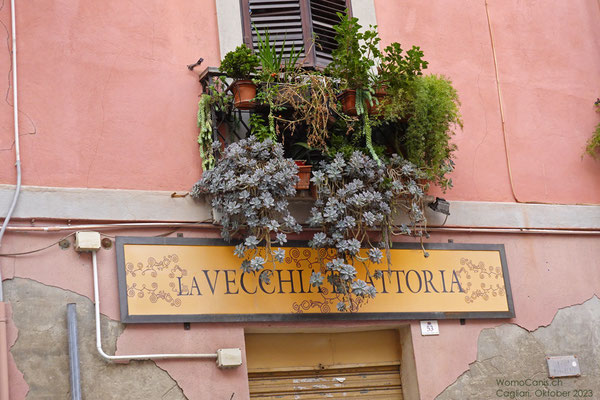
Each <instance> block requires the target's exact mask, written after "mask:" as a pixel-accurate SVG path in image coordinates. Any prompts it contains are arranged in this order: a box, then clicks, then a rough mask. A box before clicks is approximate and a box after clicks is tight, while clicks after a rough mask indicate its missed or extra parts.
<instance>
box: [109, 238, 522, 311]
mask: <svg viewBox="0 0 600 400" xmlns="http://www.w3.org/2000/svg"><path fill="white" fill-rule="evenodd" d="M425 248H426V249H427V252H428V253H429V256H428V257H425V256H424V252H423V250H422V249H421V247H420V245H418V244H416V245H415V244H407V243H397V244H395V246H394V248H393V249H391V250H390V251H391V261H392V262H391V265H392V267H391V269H390V270H389V271H388V268H387V263H385V262H384V263H382V264H379V265H369V269H370V271H371V273H373V272H374V271H375V270H377V269H380V270H382V272H383V278H382V279H375V280H371V279H370V278H369V277H368V276H366V273H365V272H364V268H360V266H357V271H358V278H359V279H362V280H364V281H366V282H367V283H372V284H373V285H374V286H375V288H376V289H377V296H376V297H375V298H374V299H362V298H358V301H359V303H357V304H356V307H355V308H354V309H353V310H352V311H351V312H348V311H344V312H339V311H337V308H336V305H337V303H338V302H339V301H340V300H341V299H340V298H339V295H338V294H336V293H335V291H334V290H333V288H332V286H330V285H329V284H328V283H327V282H325V283H324V285H323V286H322V287H321V289H317V288H315V287H312V286H311V285H310V283H309V279H310V276H311V273H312V272H313V271H321V269H322V267H321V265H322V264H321V261H320V258H319V256H318V254H317V252H316V250H313V249H311V248H309V247H307V245H306V243H305V242H301V243H292V245H291V246H288V247H286V248H285V250H286V258H285V261H284V262H283V263H277V265H276V267H275V270H274V273H273V275H272V276H271V279H270V282H268V283H267V282H265V281H263V280H261V279H259V275H258V273H244V272H243V271H242V270H241V269H240V264H241V260H240V259H239V258H238V257H236V256H235V255H234V254H233V246H232V245H230V244H227V243H225V242H223V241H221V240H216V239H188V238H141V237H118V238H117V258H118V268H119V270H118V275H119V293H120V300H121V320H122V321H123V322H195V321H208V322H217V321H294V320H333V319H337V320H345V319H355V320H357V319H364V320H366V319H368V320H378V319H379V320H383V319H387V320H390V319H425V318H436V319H441V318H510V317H514V310H513V306H512V297H511V292H510V284H509V280H508V270H507V267H506V258H505V254H504V246H503V245H487V244H486V245H481V244H428V245H426V246H425ZM267 268H268V267H267ZM361 271H362V274H363V275H364V276H360V275H361Z"/></svg>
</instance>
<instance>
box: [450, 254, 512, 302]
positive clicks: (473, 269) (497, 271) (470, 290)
mask: <svg viewBox="0 0 600 400" xmlns="http://www.w3.org/2000/svg"><path fill="white" fill-rule="evenodd" d="M460 264H461V265H464V267H462V268H461V269H460V270H458V271H457V273H458V274H459V275H462V274H463V273H465V277H466V279H468V280H469V281H468V282H466V284H465V285H464V287H463V289H464V292H465V295H466V296H465V302H466V303H474V302H475V301H476V300H477V299H482V300H483V301H487V300H489V299H490V296H491V297H496V296H505V295H506V289H505V287H504V281H503V276H502V267H500V266H496V267H495V266H492V265H490V266H486V265H485V263H484V262H482V261H480V262H478V263H475V262H473V260H471V259H468V258H461V259H460ZM484 279H487V280H496V281H498V280H499V281H500V282H498V283H495V284H494V283H490V284H486V283H485V282H482V281H483V280H484Z"/></svg>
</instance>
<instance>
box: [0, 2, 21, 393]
mask: <svg viewBox="0 0 600 400" xmlns="http://www.w3.org/2000/svg"><path fill="white" fill-rule="evenodd" d="M10 17H11V18H10V21H11V33H12V78H13V79H12V84H13V121H14V124H13V126H14V135H15V159H16V163H15V165H16V167H17V187H16V188H15V194H14V196H13V199H12V203H11V205H10V208H9V209H8V212H7V213H6V218H4V223H3V224H2V228H1V229H0V246H1V245H2V237H3V236H4V231H6V227H7V226H8V221H10V217H11V216H12V213H13V211H14V210H15V206H16V205H17V200H18V198H19V194H20V193H21V149H20V145H19V101H18V97H17V23H16V18H15V0H11V1H10ZM6 324H7V317H6V303H4V294H3V292H2V273H1V271H0V400H9V392H8V341H7V337H6Z"/></svg>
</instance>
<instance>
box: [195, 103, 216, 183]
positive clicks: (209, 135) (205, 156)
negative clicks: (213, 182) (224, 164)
mask: <svg viewBox="0 0 600 400" xmlns="http://www.w3.org/2000/svg"><path fill="white" fill-rule="evenodd" d="M211 102H212V97H211V96H210V95H208V94H203V95H201V96H200V100H199V101H198V128H199V129H200V132H199V133H198V145H199V149H200V157H201V158H202V169H203V170H204V171H207V170H209V169H212V168H213V167H214V166H215V156H214V153H213V150H212V141H213V130H212V118H211Z"/></svg>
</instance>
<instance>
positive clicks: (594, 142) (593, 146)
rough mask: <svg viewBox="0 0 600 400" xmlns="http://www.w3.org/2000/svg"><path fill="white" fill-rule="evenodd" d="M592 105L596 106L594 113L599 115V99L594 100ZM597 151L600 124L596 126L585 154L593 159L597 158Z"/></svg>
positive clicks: (599, 147)
mask: <svg viewBox="0 0 600 400" xmlns="http://www.w3.org/2000/svg"><path fill="white" fill-rule="evenodd" d="M594 105H595V106H596V112H597V113H600V99H598V100H596V101H595V102H594ZM598 149H600V123H598V125H596V130H595V131H594V134H593V135H592V137H591V138H589V140H588V142H587V146H586V147H585V152H586V153H587V154H588V155H590V156H592V157H594V158H598V157H599V156H598Z"/></svg>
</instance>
